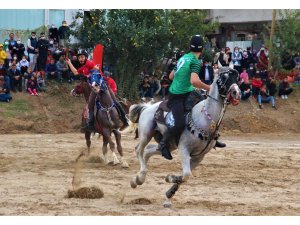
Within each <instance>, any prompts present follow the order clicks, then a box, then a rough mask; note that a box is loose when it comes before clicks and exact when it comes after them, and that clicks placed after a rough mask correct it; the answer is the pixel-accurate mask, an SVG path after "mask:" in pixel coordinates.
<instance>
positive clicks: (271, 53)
mask: <svg viewBox="0 0 300 225" xmlns="http://www.w3.org/2000/svg"><path fill="white" fill-rule="evenodd" d="M275 22H276V9H273V11H272V25H271V33H270V46H269V64H268V71H271V69H272V59H273V52H272V49H273V36H274V31H275Z"/></svg>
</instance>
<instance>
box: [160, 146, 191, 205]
mask: <svg viewBox="0 0 300 225" xmlns="http://www.w3.org/2000/svg"><path fill="white" fill-rule="evenodd" d="M180 149H182V150H180ZM179 151H180V153H181V154H180V156H181V166H182V176H174V175H167V176H166V178H165V180H166V182H168V183H173V185H172V187H171V188H170V189H169V190H168V191H167V192H166V200H165V202H164V204H163V205H164V207H166V208H170V207H171V206H172V197H173V196H174V195H175V193H176V191H177V190H178V189H179V187H180V185H181V184H182V183H183V182H186V181H187V180H188V179H189V177H190V176H191V175H192V170H191V161H192V160H191V156H190V153H189V151H188V150H187V148H185V147H181V146H179ZM192 159H193V158H192Z"/></svg>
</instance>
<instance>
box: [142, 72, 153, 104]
mask: <svg viewBox="0 0 300 225" xmlns="http://www.w3.org/2000/svg"><path fill="white" fill-rule="evenodd" d="M140 93H141V97H142V100H143V101H146V97H150V98H151V101H154V99H153V96H154V89H153V86H152V85H151V84H150V79H149V75H146V76H145V77H144V80H143V82H142V84H141V85H140Z"/></svg>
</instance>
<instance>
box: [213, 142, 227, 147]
mask: <svg viewBox="0 0 300 225" xmlns="http://www.w3.org/2000/svg"><path fill="white" fill-rule="evenodd" d="M215 147H218V148H225V147H226V144H225V143H222V142H220V141H218V140H217V141H216V145H215Z"/></svg>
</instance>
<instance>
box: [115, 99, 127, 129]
mask: <svg viewBox="0 0 300 225" xmlns="http://www.w3.org/2000/svg"><path fill="white" fill-rule="evenodd" d="M115 104H116V107H117V111H118V113H119V117H120V120H121V121H122V122H123V125H122V127H121V128H120V131H122V130H124V129H125V128H127V127H128V126H129V121H128V118H127V116H126V112H125V111H124V109H123V107H122V105H121V104H120V103H119V102H118V101H116V102H115Z"/></svg>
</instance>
